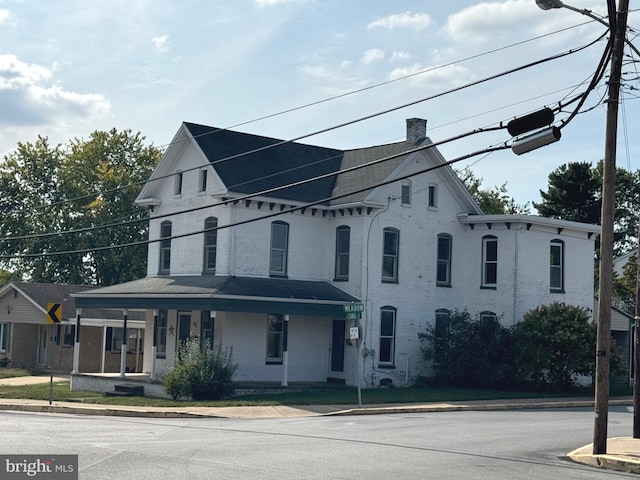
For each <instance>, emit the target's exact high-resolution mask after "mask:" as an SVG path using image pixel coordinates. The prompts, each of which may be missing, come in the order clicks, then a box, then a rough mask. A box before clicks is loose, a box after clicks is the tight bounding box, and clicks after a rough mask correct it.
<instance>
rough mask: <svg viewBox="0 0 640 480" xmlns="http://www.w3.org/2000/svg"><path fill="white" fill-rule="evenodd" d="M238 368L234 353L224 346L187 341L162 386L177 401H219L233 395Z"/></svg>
mask: <svg viewBox="0 0 640 480" xmlns="http://www.w3.org/2000/svg"><path fill="white" fill-rule="evenodd" d="M237 368H238V365H237V364H234V363H233V352H232V350H231V349H227V350H223V349H222V346H221V345H220V344H217V345H216V346H212V345H211V344H210V343H209V341H208V340H205V341H204V342H202V343H201V342H200V340H199V339H197V338H193V339H191V338H190V339H188V340H186V341H185V342H184V343H183V344H182V345H180V348H179V349H178V355H177V357H176V360H175V362H174V364H173V366H172V367H171V369H170V370H169V371H168V372H167V373H166V375H165V376H164V378H163V380H162V383H163V385H164V389H165V391H166V392H167V394H169V395H171V398H173V399H174V400H176V399H178V398H192V399H193V400H217V399H220V398H222V397H226V396H229V395H231V394H232V393H233V374H234V373H235V371H236V369H237Z"/></svg>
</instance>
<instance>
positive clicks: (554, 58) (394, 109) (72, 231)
mask: <svg viewBox="0 0 640 480" xmlns="http://www.w3.org/2000/svg"><path fill="white" fill-rule="evenodd" d="M598 41H600V38H598V39H596V40H595V41H592V42H589V43H587V44H585V45H583V46H581V47H578V48H576V49H570V50H567V51H564V52H561V53H559V54H555V55H552V56H549V57H545V58H542V59H539V60H536V61H533V62H530V63H527V64H525V65H521V66H519V67H514V68H512V69H509V70H505V71H503V72H500V73H497V74H494V75H490V76H488V77H484V78H482V79H479V80H476V81H473V82H470V83H467V84H464V85H461V86H458V87H453V88H451V89H449V90H445V91H443V92H439V93H436V94H433V95H430V96H428V97H424V98H421V99H418V100H414V101H411V102H408V103H405V104H402V105H400V106H396V107H392V108H390V109H386V110H383V111H381V112H377V113H374V114H370V115H366V116H364V117H360V118H357V119H355V120H351V121H348V122H344V123H342V124H339V125H334V126H332V127H327V128H325V129H322V130H319V131H315V132H312V133H309V134H305V135H302V136H299V137H296V138H293V139H290V140H282V141H278V142H276V143H274V144H271V145H267V146H265V147H261V148H257V149H254V150H250V151H247V152H242V153H240V154H236V155H232V156H228V157H225V158H222V159H219V160H216V161H213V162H209V163H208V164H207V165H206V166H209V165H215V164H218V163H221V162H224V161H229V160H232V159H236V158H240V157H242V156H245V155H250V154H253V153H258V152H261V151H265V150H268V149H271V148H275V147H277V146H281V145H285V144H289V143H293V142H296V141H299V140H303V139H305V138H309V137H312V136H315V135H319V134H321V133H326V132H329V131H332V130H335V129H338V128H342V127H345V126H349V125H352V124H355V123H358V122H362V121H364V120H369V119H371V118H375V117H377V116H381V115H385V114H388V113H391V112H394V111H397V110H400V109H403V108H407V107H409V106H413V105H417V104H419V103H423V102H426V101H429V100H433V99H435V98H439V97H442V96H445V95H449V94H452V93H456V92H459V91H462V90H464V89H467V88H470V87H473V86H476V85H480V84H482V83H486V82H489V81H491V80H495V79H497V78H500V77H503V76H507V75H510V74H512V73H516V72H520V71H523V70H526V69H528V68H532V67H534V66H537V65H540V64H543V63H546V62H549V61H553V60H557V59H559V58H563V57H565V56H568V55H572V54H574V53H577V52H580V51H582V50H584V49H586V48H588V47H590V46H592V45H594V44H595V43H597V42H598ZM499 128H505V126H503V125H500V127H496V129H499ZM485 130H486V129H485ZM214 131H216V130H214ZM473 133H478V132H475V131H474V132H473ZM463 135H464V136H466V135H467V134H463ZM454 138H456V137H454ZM448 141H450V140H448ZM202 167H203V166H197V167H193V168H190V169H187V170H183V171H182V173H184V172H185V171H190V170H196V169H200V168H202ZM300 168H304V167H300ZM360 168H362V167H360ZM337 173H339V172H337ZM335 174H336V173H332V174H331V175H335ZM173 175H175V174H174V173H172V174H168V175H163V176H159V177H156V178H153V179H151V180H147V181H145V182H140V183H148V182H151V181H157V180H161V179H165V178H168V177H171V176H173ZM315 180H318V178H312V179H308V180H307V181H315ZM290 186H291V185H283V186H280V187H276V188H274V189H272V190H269V191H268V192H259V193H257V194H253V196H257V195H260V194H265V193H273V192H274V191H278V190H283V189H286V188H289V187H290ZM233 187H235V185H234V186H230V188H233ZM123 188H124V187H123ZM111 191H113V190H110V191H109V192H111ZM243 198H245V197H243ZM200 208H207V207H200ZM188 211H191V210H186V211H184V213H186V212H188ZM176 213H180V212H174V213H173V214H172V215H175V214H176ZM147 220H148V218H143V219H136V220H132V221H127V222H115V223H111V224H107V225H104V226H93V227H87V228H84V229H77V230H69V231H65V232H52V233H43V234H36V235H29V236H22V237H5V238H0V241H10V240H22V239H30V238H43V237H47V236H55V235H64V234H70V233H83V232H88V231H93V230H98V229H104V228H111V227H114V226H120V225H124V224H133V223H141V222H144V221H147ZM0 258H2V257H0Z"/></svg>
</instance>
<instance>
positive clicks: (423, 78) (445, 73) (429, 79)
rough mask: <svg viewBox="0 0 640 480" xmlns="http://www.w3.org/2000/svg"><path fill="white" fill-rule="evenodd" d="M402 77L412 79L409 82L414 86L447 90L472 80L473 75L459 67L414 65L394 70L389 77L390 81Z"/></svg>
mask: <svg viewBox="0 0 640 480" xmlns="http://www.w3.org/2000/svg"><path fill="white" fill-rule="evenodd" d="M404 77H413V78H412V79H411V81H412V83H414V84H415V83H419V84H421V85H425V84H428V85H430V86H432V87H437V88H449V87H453V86H456V85H461V84H463V83H467V82H469V81H471V80H473V73H472V72H471V71H470V70H468V69H466V68H464V67H462V66H460V65H447V66H445V67H437V68H433V67H428V66H424V65H422V64H420V63H414V64H413V65H410V66H408V67H403V68H396V69H394V70H393V71H392V72H391V74H390V75H389V79H390V80H397V79H399V78H404Z"/></svg>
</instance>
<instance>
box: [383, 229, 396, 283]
mask: <svg viewBox="0 0 640 480" xmlns="http://www.w3.org/2000/svg"><path fill="white" fill-rule="evenodd" d="M399 247H400V231H399V230H397V229H395V228H385V229H384V230H383V232H382V281H383V282H389V283H397V282H398V253H399Z"/></svg>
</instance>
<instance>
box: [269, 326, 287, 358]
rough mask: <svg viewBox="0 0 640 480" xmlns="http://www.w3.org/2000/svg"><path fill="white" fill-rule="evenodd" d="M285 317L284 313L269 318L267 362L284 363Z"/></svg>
mask: <svg viewBox="0 0 640 480" xmlns="http://www.w3.org/2000/svg"><path fill="white" fill-rule="evenodd" d="M283 341H284V319H283V316H282V315H269V316H268V318H267V363H282V350H283Z"/></svg>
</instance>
